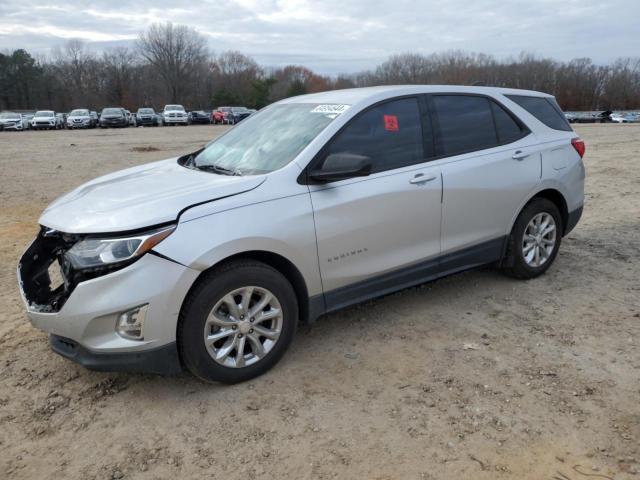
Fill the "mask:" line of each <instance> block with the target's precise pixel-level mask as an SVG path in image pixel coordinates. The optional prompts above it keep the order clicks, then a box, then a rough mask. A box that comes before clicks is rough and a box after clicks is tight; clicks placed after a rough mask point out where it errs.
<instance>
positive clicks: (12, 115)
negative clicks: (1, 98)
mask: <svg viewBox="0 0 640 480" xmlns="http://www.w3.org/2000/svg"><path fill="white" fill-rule="evenodd" d="M9 118H20V115H19V114H17V113H13V112H5V113H0V119H2V120H7V119H9Z"/></svg>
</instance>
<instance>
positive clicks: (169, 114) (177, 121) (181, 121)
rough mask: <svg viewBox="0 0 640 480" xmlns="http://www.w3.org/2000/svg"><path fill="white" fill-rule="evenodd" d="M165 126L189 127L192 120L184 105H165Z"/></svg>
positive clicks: (163, 112) (163, 114) (163, 116)
mask: <svg viewBox="0 0 640 480" xmlns="http://www.w3.org/2000/svg"><path fill="white" fill-rule="evenodd" d="M162 118H163V120H164V124H165V125H189V124H190V123H191V118H190V117H189V114H188V113H187V112H186V110H185V109H184V107H183V106H182V105H165V106H164V110H163V111H162Z"/></svg>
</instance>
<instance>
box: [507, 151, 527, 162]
mask: <svg viewBox="0 0 640 480" xmlns="http://www.w3.org/2000/svg"><path fill="white" fill-rule="evenodd" d="M529 155H531V154H530V153H526V152H523V151H522V150H516V152H515V153H514V154H513V155H512V156H511V158H513V159H514V160H518V161H522V160H524V159H525V158H527V157H528V156H529Z"/></svg>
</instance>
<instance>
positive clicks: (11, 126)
mask: <svg viewBox="0 0 640 480" xmlns="http://www.w3.org/2000/svg"><path fill="white" fill-rule="evenodd" d="M28 128H29V121H28V119H27V117H26V116H25V115H23V114H21V113H16V112H2V113H0V130H7V131H9V130H14V131H17V132H21V131H23V130H27V129H28Z"/></svg>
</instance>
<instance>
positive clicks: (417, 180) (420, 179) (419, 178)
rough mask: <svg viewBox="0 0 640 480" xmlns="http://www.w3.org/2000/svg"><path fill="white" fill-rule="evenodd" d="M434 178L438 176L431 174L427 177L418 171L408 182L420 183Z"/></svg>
mask: <svg viewBox="0 0 640 480" xmlns="http://www.w3.org/2000/svg"><path fill="white" fill-rule="evenodd" d="M436 178H438V177H437V175H431V176H429V177H425V175H424V174H423V173H418V174H417V175H416V176H415V177H413V178H412V179H411V180H409V183H411V184H413V185H422V184H423V183H427V182H431V181H432V180H435V179H436Z"/></svg>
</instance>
